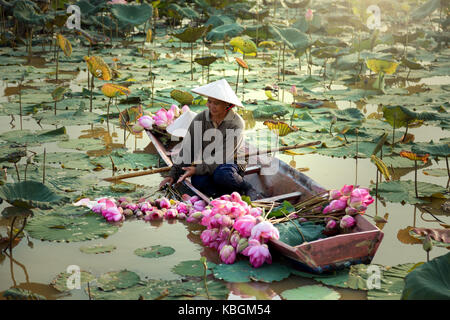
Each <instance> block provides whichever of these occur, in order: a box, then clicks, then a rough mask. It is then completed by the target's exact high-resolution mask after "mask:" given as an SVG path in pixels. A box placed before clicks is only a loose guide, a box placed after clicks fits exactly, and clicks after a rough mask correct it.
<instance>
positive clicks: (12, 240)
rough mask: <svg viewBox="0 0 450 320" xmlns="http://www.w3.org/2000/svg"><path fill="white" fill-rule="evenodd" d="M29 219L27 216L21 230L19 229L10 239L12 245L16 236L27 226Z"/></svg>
mask: <svg viewBox="0 0 450 320" xmlns="http://www.w3.org/2000/svg"><path fill="white" fill-rule="evenodd" d="M27 219H28V218H27V217H25V218H24V220H23V224H22V227H21V228H20V230H19V231H17V233H15V234H14V237H13V238H12V239H10V245H12V243H13V242H14V240H16V238H17V237H18V236H19V234H21V233H22V231H23V229H25V226H26V225H27ZM11 230H12V228H11ZM11 248H12V247H11Z"/></svg>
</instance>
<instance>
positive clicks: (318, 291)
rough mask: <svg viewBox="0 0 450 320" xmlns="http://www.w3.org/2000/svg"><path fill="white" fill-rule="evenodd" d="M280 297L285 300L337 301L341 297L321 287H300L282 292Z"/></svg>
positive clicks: (335, 292)
mask: <svg viewBox="0 0 450 320" xmlns="http://www.w3.org/2000/svg"><path fill="white" fill-rule="evenodd" d="M281 296H282V297H283V298H284V299H286V300H339V299H340V297H341V295H340V294H339V293H338V292H337V291H335V290H333V289H330V288H327V287H324V286H322V285H310V286H302V287H298V288H295V289H290V290H286V291H283V292H282V293H281Z"/></svg>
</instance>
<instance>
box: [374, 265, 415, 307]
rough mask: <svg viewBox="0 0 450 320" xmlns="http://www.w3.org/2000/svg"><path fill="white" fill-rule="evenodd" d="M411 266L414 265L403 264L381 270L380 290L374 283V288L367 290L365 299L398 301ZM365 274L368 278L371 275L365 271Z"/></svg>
mask: <svg viewBox="0 0 450 320" xmlns="http://www.w3.org/2000/svg"><path fill="white" fill-rule="evenodd" d="M413 266H414V263H405V264H399V265H396V266H393V267H391V268H382V269H381V274H380V277H381V279H380V288H377V287H376V283H373V285H374V287H373V288H369V291H368V293H367V299H369V300H399V299H400V298H401V295H402V292H403V289H404V286H405V277H406V276H407V274H408V273H409V270H411V268H412V267H413ZM366 273H367V274H368V275H369V277H370V276H372V275H373V273H372V272H368V271H367V270H366Z"/></svg>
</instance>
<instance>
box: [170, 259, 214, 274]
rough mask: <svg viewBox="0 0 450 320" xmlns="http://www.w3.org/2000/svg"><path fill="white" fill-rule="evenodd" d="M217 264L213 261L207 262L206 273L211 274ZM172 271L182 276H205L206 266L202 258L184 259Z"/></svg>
mask: <svg viewBox="0 0 450 320" xmlns="http://www.w3.org/2000/svg"><path fill="white" fill-rule="evenodd" d="M215 266H216V264H215V263H213V262H208V263H207V268H208V269H207V270H206V275H209V274H211V270H212V269H214V267H215ZM172 271H173V272H175V273H176V274H179V275H181V276H189V277H203V275H204V266H203V263H202V262H201V261H200V260H189V261H182V262H180V263H179V264H177V265H176V266H175V267H173V268H172Z"/></svg>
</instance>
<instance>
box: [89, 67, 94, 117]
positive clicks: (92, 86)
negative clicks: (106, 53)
mask: <svg viewBox="0 0 450 320" xmlns="http://www.w3.org/2000/svg"><path fill="white" fill-rule="evenodd" d="M94 78H95V77H94V75H93V74H92V75H91V96H90V98H89V112H92V93H93V91H94ZM88 81H89V78H88Z"/></svg>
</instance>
